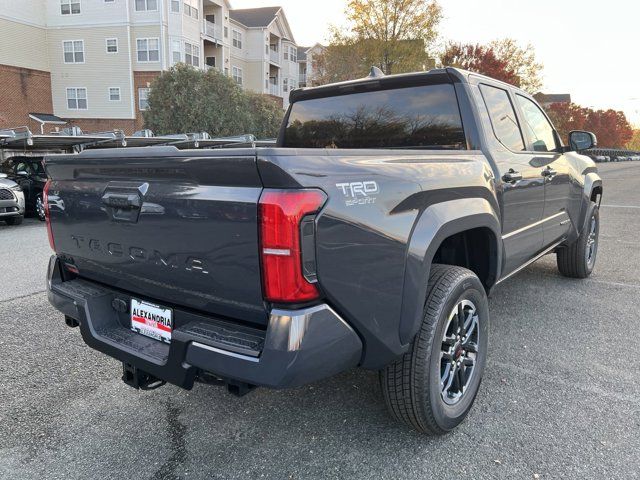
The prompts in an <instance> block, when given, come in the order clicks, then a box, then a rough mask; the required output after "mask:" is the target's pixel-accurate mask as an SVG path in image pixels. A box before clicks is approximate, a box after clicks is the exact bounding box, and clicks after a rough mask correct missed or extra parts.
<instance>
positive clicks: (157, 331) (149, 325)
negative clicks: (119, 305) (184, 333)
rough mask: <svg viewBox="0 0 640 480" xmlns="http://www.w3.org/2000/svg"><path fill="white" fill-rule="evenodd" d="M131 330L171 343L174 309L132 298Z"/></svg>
mask: <svg viewBox="0 0 640 480" xmlns="http://www.w3.org/2000/svg"><path fill="white" fill-rule="evenodd" d="M131 330H133V331H134V332H137V333H140V334H141V335H145V336H147V337H151V338H155V339H156V340H158V341H161V342H164V343H171V331H172V330H173V311H172V310H171V309H170V308H165V307H161V306H160V305H154V304H153V303H148V302H143V301H142V300H136V299H135V298H132V299H131Z"/></svg>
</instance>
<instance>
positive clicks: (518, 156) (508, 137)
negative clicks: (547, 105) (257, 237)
mask: <svg viewBox="0 0 640 480" xmlns="http://www.w3.org/2000/svg"><path fill="white" fill-rule="evenodd" d="M479 88H480V92H481V96H482V101H483V102H484V104H485V105H486V109H487V111H488V114H489V118H490V122H491V126H492V128H493V132H494V135H495V141H493V142H491V144H492V145H493V147H494V148H492V155H493V157H494V161H495V162H496V165H497V167H498V171H499V175H500V179H499V181H498V185H499V186H500V188H501V195H502V206H503V211H502V240H503V245H504V262H503V271H502V273H503V275H508V274H509V273H511V272H513V271H515V270H516V269H517V268H518V267H520V266H522V265H523V264H525V263H526V262H527V261H528V260H530V259H531V258H533V257H534V256H535V255H536V254H537V253H538V252H539V251H540V249H541V248H542V226H541V224H540V220H541V218H542V213H543V209H544V183H543V179H542V176H541V174H540V169H539V168H537V167H535V166H534V165H532V163H531V161H532V156H531V155H530V154H528V153H527V151H526V150H527V148H526V144H525V140H524V137H523V135H522V131H521V129H520V124H519V121H518V117H517V115H516V110H515V107H514V105H513V100H512V98H511V96H510V93H509V91H508V90H506V89H504V88H500V87H498V86H495V85H489V84H484V83H482V84H480V85H479ZM488 140H492V139H488Z"/></svg>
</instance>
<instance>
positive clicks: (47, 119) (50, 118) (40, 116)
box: [29, 112, 67, 125]
mask: <svg viewBox="0 0 640 480" xmlns="http://www.w3.org/2000/svg"><path fill="white" fill-rule="evenodd" d="M29 117H31V118H32V119H34V120H35V121H36V122H39V123H52V124H56V125H65V124H66V123H67V121H66V120H64V119H62V118H60V117H57V116H56V115H53V114H51V113H33V112H31V113H29Z"/></svg>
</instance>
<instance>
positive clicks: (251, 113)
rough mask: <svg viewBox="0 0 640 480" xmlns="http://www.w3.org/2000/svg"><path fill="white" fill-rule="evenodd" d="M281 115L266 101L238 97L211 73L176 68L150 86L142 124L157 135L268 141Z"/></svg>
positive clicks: (229, 82) (238, 93) (231, 85)
mask: <svg viewBox="0 0 640 480" xmlns="http://www.w3.org/2000/svg"><path fill="white" fill-rule="evenodd" d="M283 113H284V112H283V110H282V108H281V107H280V106H279V105H277V104H276V103H275V102H274V101H273V100H272V99H270V98H268V97H266V96H264V95H258V94H254V93H248V92H244V91H243V90H242V89H241V88H240V87H239V86H238V85H236V83H235V82H234V81H233V80H232V79H230V78H229V77H227V76H226V75H223V74H222V73H220V72H218V71H216V70H213V69H211V70H209V71H207V72H203V71H201V70H196V69H194V68H193V67H190V66H188V65H185V64H178V65H176V66H174V67H172V68H171V69H170V70H169V71H167V72H163V73H162V74H161V75H160V76H159V77H158V78H157V79H156V80H154V82H153V83H152V85H151V92H150V94H149V109H148V110H147V111H145V112H144V121H145V126H146V127H147V128H150V129H151V130H153V131H154V132H156V133H157V134H160V135H162V134H168V133H181V132H203V131H204V132H208V133H209V134H211V135H213V136H230V135H241V134H249V133H251V134H254V135H256V136H257V137H273V136H276V135H277V133H278V128H279V126H280V122H281V120H282V117H283Z"/></svg>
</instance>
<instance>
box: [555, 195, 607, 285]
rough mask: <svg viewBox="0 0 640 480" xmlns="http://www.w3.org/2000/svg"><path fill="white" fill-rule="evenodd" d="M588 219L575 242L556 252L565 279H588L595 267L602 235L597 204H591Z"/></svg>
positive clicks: (559, 267)
mask: <svg viewBox="0 0 640 480" xmlns="http://www.w3.org/2000/svg"><path fill="white" fill-rule="evenodd" d="M586 218H587V221H586V222H585V226H584V228H583V229H582V232H581V233H580V236H579V237H578V238H577V239H576V240H575V242H573V243H571V244H569V245H567V246H566V247H562V248H560V249H558V251H557V252H556V259H557V263H558V270H560V273H561V274H562V275H564V276H565V277H570V278H587V277H588V276H589V275H591V272H593V267H595V264H596V255H597V253H598V234H599V233H600V209H599V208H598V205H597V204H596V203H594V202H590V205H589V209H588V210H587V217H586Z"/></svg>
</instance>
